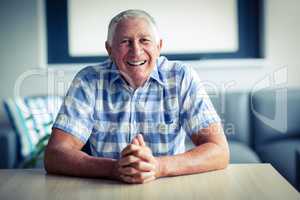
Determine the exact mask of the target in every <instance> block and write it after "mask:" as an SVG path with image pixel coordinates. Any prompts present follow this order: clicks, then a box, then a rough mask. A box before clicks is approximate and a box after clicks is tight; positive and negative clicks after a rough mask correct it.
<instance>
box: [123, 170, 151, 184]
mask: <svg viewBox="0 0 300 200" xmlns="http://www.w3.org/2000/svg"><path fill="white" fill-rule="evenodd" d="M120 178H121V179H122V180H123V181H125V182H127V183H144V182H146V181H147V182H149V181H150V180H154V179H155V176H154V173H153V172H143V173H140V174H138V175H135V176H127V175H120Z"/></svg>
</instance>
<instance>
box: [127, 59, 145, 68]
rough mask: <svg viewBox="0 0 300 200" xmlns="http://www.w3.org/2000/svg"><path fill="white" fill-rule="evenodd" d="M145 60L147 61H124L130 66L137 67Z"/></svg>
mask: <svg viewBox="0 0 300 200" xmlns="http://www.w3.org/2000/svg"><path fill="white" fill-rule="evenodd" d="M146 62H147V61H146V60H142V61H127V62H126V63H127V64H128V65H130V66H133V67H138V66H141V65H144V64H145V63H146Z"/></svg>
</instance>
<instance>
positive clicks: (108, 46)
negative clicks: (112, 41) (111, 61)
mask: <svg viewBox="0 0 300 200" xmlns="http://www.w3.org/2000/svg"><path fill="white" fill-rule="evenodd" d="M105 49H106V51H107V53H108V55H109V56H110V55H111V46H110V45H109V44H108V42H107V41H106V42H105Z"/></svg>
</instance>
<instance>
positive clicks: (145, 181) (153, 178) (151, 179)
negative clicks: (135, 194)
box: [142, 176, 156, 183]
mask: <svg viewBox="0 0 300 200" xmlns="http://www.w3.org/2000/svg"><path fill="white" fill-rule="evenodd" d="M155 179H156V178H155V176H151V177H149V178H147V179H145V180H143V182H142V183H148V182H150V181H153V180H155Z"/></svg>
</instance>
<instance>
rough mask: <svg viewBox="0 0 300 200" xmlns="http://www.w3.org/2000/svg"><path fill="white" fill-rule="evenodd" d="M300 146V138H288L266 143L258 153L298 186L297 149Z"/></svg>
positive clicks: (263, 159) (264, 160)
mask: <svg viewBox="0 0 300 200" xmlns="http://www.w3.org/2000/svg"><path fill="white" fill-rule="evenodd" d="M299 147H300V139H298V140H296V139H287V140H281V141H277V142H273V143H270V144H265V145H264V146H261V147H259V148H258V149H257V153H258V155H259V157H260V158H261V159H262V161H263V162H267V163H271V164H272V165H273V166H274V167H275V168H276V169H277V170H278V171H279V172H280V173H281V174H282V175H283V176H284V177H285V178H286V179H287V180H288V181H289V182H290V183H291V184H292V185H294V186H295V187H296V183H297V181H296V150H297V148H299Z"/></svg>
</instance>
